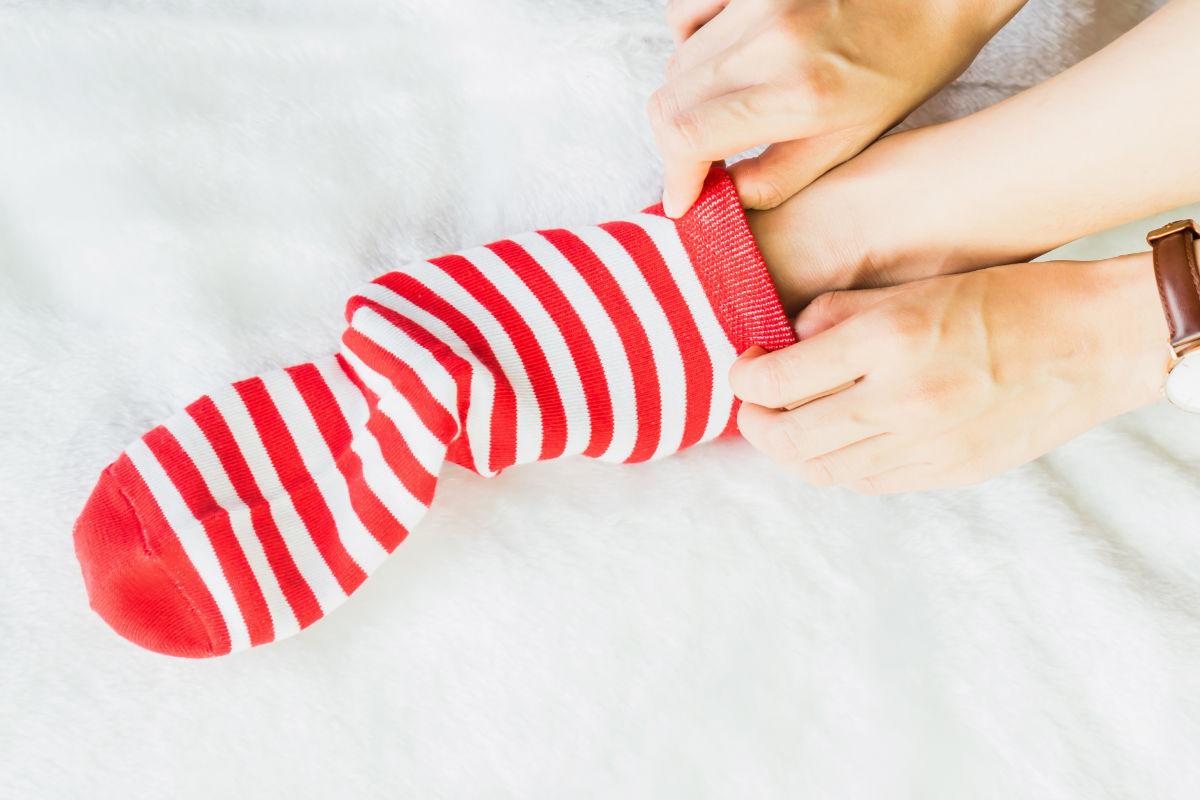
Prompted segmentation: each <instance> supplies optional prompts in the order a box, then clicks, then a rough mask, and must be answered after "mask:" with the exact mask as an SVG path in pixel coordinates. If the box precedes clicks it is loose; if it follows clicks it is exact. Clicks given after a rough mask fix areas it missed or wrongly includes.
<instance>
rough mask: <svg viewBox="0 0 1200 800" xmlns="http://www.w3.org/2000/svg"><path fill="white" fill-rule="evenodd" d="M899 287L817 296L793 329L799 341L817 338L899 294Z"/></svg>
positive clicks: (794, 324) (843, 291) (827, 293)
mask: <svg viewBox="0 0 1200 800" xmlns="http://www.w3.org/2000/svg"><path fill="white" fill-rule="evenodd" d="M901 290H902V287H901V286H884V287H882V288H879V289H849V290H841V291H836V292H826V293H825V294H819V295H817V296H816V297H814V298H813V299H812V302H810V303H809V304H808V305H807V306H805V307H804V310H803V311H801V312H800V313H799V314H798V315H797V316H796V321H795V322H793V323H792V330H794V331H795V332H796V338H797V339H800V340H801V341H805V340H808V339H811V338H813V337H814V336H817V335H818V334H821V333H824V332H825V331H827V330H829V329H830V328H833V327H834V326H836V325H839V324H841V323H842V322H844V321H845V320H848V319H850V318H851V317H854V316H856V315H858V314H861V313H862V312H864V311H866V310H868V309H870V308H872V307H873V306H876V305H878V304H879V303H881V302H883V301H884V300H886V299H887V298H889V297H891V296H892V295H894V294H896V293H897V292H899V291H901Z"/></svg>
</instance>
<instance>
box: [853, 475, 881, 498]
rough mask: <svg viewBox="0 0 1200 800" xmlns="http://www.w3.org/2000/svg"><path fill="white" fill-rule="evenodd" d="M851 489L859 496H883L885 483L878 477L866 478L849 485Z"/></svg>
mask: <svg viewBox="0 0 1200 800" xmlns="http://www.w3.org/2000/svg"><path fill="white" fill-rule="evenodd" d="M849 488H850V489H852V490H854V491H855V492H858V493H859V494H866V495H875V494H883V493H884V488H883V481H882V480H880V478H879V476H878V475H871V476H868V477H866V478H859V479H858V480H856V481H854V483H851V484H850V485H849Z"/></svg>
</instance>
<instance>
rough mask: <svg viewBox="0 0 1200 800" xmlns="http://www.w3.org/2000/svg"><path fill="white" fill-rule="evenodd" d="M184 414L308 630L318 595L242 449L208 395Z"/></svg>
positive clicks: (317, 607)
mask: <svg viewBox="0 0 1200 800" xmlns="http://www.w3.org/2000/svg"><path fill="white" fill-rule="evenodd" d="M186 411H187V413H188V415H189V416H191V418H192V419H194V420H195V421H196V424H197V425H199V426H200V430H201V431H203V432H204V437H205V438H206V439H208V443H209V444H210V445H212V448H213V450H214V451H215V452H216V454H217V458H218V459H220V461H221V467H222V468H223V469H224V470H225V474H226V475H227V476H229V481H230V483H232V484H233V488H234V491H236V492H237V494H238V497H239V498H241V500H242V502H243V503H245V504H246V506H247V507H248V508H249V509H250V522H251V524H252V525H253V526H254V534H255V535H256V536H257V537H258V541H259V542H261V543H262V546H263V553H264V554H265V555H266V557H267V564H268V565H269V566H270V567H271V572H272V573H273V574H274V576H275V580H276V582H277V583H278V584H279V588H280V589H281V590H282V591H283V596H284V598H285V599H286V600H287V603H288V606H290V607H291V609H292V613H294V614H295V615H296V621H297V622H298V623H299V624H300V627H301V628H307V627H308V626H309V625H311V624H313V623H314V622H316V621H317V620H319V619H320V618H321V604H320V603H319V602H317V596H316V595H315V594H313V591H312V588H311V587H309V585H308V581H306V580H304V576H303V575H301V574H300V570H299V569H298V568H297V567H296V562H295V561H294V560H292V555H291V553H290V552H288V548H287V543H286V542H284V540H283V536H282V535H281V534H280V533H279V526H277V525H276V524H275V519H274V517H272V516H271V508H270V506H269V505H268V504H267V500H266V498H265V497H263V493H262V491H261V490H260V489H259V488H258V482H257V481H255V480H254V474H253V473H252V472H251V471H250V465H249V464H247V463H246V457H245V456H244V455H243V454H242V448H241V447H240V446H239V445H238V443H237V439H235V438H234V436H233V431H231V430H230V429H229V423H227V422H226V421H225V417H223V416H222V415H221V412H220V410H219V409H218V408H217V404H216V403H214V402H213V401H212V399H211V398H210V397H208V396H205V397H201V398H200V399H199V400H197V401H195V402H194V403H192V404H191V405H189V406H188V407H187V409H186Z"/></svg>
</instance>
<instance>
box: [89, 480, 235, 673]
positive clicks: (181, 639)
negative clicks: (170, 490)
mask: <svg viewBox="0 0 1200 800" xmlns="http://www.w3.org/2000/svg"><path fill="white" fill-rule="evenodd" d="M122 466H123V465H122V463H121V461H120V460H118V461H117V463H115V464H113V465H112V466H111V467H109V468H108V469H106V470H105V471H104V472H103V474H102V475H101V476H100V481H99V483H97V484H96V488H95V489H93V490H92V494H91V497H89V498H88V502H87V506H86V507H85V508H84V510H83V513H82V514H81V515H80V516H79V519H78V521H77V522H76V523H75V553H76V555H77V556H78V558H79V563H80V565H81V566H82V568H83V580H84V583H85V584H86V586H87V592H88V597H89V599H90V601H91V606H92V608H93V609H95V611H96V612H97V613H98V614H99V615H100V616H101V617H103V618H104V621H105V622H107V623H108V624H109V625H111V626H112V628H113V630H115V631H116V632H117V633H119V634H120V635H121V636H124V637H125V638H126V639H128V640H130V641H131V642H133V643H135V644H138V645H140V646H142V647H145V648H147V649H149V650H154V651H156V652H159V653H165V654H167V655H174V656H187V657H191V658H203V657H205V656H214V655H220V654H222V653H225V652H228V651H229V637H228V635H227V634H226V633H225V630H224V625H223V623H222V622H221V620H220V617H219V616H217V617H216V618H215V619H214V618H213V615H212V613H211V609H210V610H209V613H205V611H206V606H211V605H212V604H213V601H212V598H211V596H207V595H208V593H207V591H206V590H205V589H204V586H203V583H201V582H200V580H199V576H194V578H193V576H189V575H187V574H186V573H187V571H188V570H189V569H191V567H190V565H189V564H187V562H186V559H184V560H183V561H184V564H183V569H182V574H181V571H180V566H181V565H180V564H179V563H178V562H179V559H177V558H173V557H172V549H173V548H172V544H171V543H172V542H174V549H178V542H177V541H176V540H175V537H174V534H173V533H171V532H170V530H169V529H168V530H164V531H155V530H154V529H153V526H154V523H155V522H156V520H155V519H154V516H155V512H156V511H157V509H156V508H155V509H142V511H143V516H144V517H145V523H148V524H144V523H143V519H139V517H138V513H137V511H136V510H135V509H134V505H133V503H132V502H131V501H130V499H129V497H127V496H126V493H125V492H124V491H122V487H121V484H120V482H119V481H118V477H117V475H118V474H119V473H121V472H123V471H124V470H122ZM125 466H128V465H125ZM135 474H136V473H135ZM146 495H147V496H149V493H148V492H147V493H146ZM151 502H152V501H151ZM147 512H149V513H147ZM163 524H164V526H165V520H164V521H163ZM191 571H193V572H194V570H191Z"/></svg>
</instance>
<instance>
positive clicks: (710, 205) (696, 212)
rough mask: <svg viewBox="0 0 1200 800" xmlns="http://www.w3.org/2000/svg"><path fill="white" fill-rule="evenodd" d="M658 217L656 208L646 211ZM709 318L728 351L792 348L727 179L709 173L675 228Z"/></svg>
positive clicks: (786, 326)
mask: <svg viewBox="0 0 1200 800" xmlns="http://www.w3.org/2000/svg"><path fill="white" fill-rule="evenodd" d="M646 211H647V213H650V214H659V215H662V214H663V210H662V206H661V205H657V206H654V207H653V208H649V209H647V210H646ZM676 227H677V229H678V231H679V237H680V239H682V240H683V246H684V248H685V249H686V250H687V253H688V256H689V257H690V258H691V260H692V266H693V267H694V268H695V270H696V275H697V276H698V277H699V278H700V283H701V285H703V286H704V291H705V294H707V295H708V300H709V302H710V303H711V304H712V308H713V312H714V313H715V314H716V316H717V319H718V320H719V321H720V323H721V327H722V328H724V330H725V333H726V335H727V336H728V337H729V341H730V342H732V343H733V346H734V349H735V350H736V351H737V352H738V353H742V352H743V351H744V350H746V349H747V348H749V347H750V346H751V345H759V346H760V347H764V348H766V349H767V350H778V349H780V348H783V347H787V346H788V345H790V344H794V343H795V342H796V335H795V333H794V332H793V331H792V327H791V325H790V324H789V323H788V318H787V314H785V313H784V310H783V306H782V304H781V303H780V302H779V295H778V293H776V291H775V286H774V284H772V283H771V275H770V273H768V272H767V265H766V264H764V263H763V259H762V254H761V253H759V251H758V245H757V244H756V243H755V241H754V236H753V235H752V234H751V233H750V226H749V225H748V224H747V223H746V215H745V214H744V213H742V206H741V203H740V202H739V201H738V196H737V190H736V189H735V188H734V186H733V181H732V180H731V179H730V177H729V174H728V173H727V172H725V170H723V169H721V168H720V167H713V168H712V169H711V170H710V171H709V173H708V177H707V178H705V180H704V189H703V191H702V192H701V193H700V199H699V200H698V201H697V202H696V204H695V205H694V206H692V208H691V210H690V211H688V213H687V214H685V215H684V216H683V217H682V218H681V219H679V220H678V221H677V222H676Z"/></svg>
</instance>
